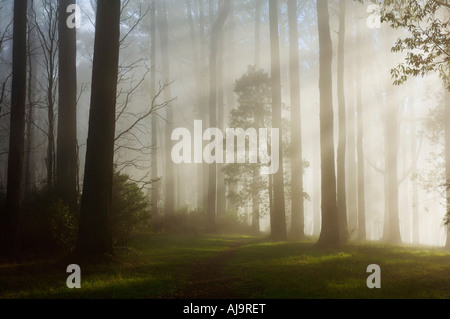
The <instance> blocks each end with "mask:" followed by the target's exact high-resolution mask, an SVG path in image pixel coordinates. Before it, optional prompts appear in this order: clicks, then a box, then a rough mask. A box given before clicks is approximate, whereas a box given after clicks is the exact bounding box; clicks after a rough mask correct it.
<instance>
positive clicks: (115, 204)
mask: <svg viewBox="0 0 450 319" xmlns="http://www.w3.org/2000/svg"><path fill="white" fill-rule="evenodd" d="M150 219H151V214H150V203H149V201H148V199H147V198H146V196H145V194H144V193H143V192H142V190H141V189H140V188H139V186H138V185H137V184H136V183H134V182H132V181H131V180H130V177H129V176H128V175H126V174H121V173H119V172H115V174H114V179H113V187H112V203H111V232H112V238H113V244H116V245H121V244H125V243H127V241H128V239H129V238H130V235H131V234H132V233H133V232H137V231H145V230H149V229H150Z"/></svg>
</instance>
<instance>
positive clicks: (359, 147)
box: [355, 10, 367, 240]
mask: <svg viewBox="0 0 450 319" xmlns="http://www.w3.org/2000/svg"><path fill="white" fill-rule="evenodd" d="M357 12H359V10H357ZM361 28H362V26H361V23H359V26H358V28H357V30H356V48H357V51H356V80H355V86H356V113H357V137H356V154H357V158H358V239H359V240H365V239H366V235H367V234H366V196H365V165H364V120H363V101H362V89H361V86H362V76H361V74H362V70H361V68H362V63H361V62H362V54H361V43H362V41H361V39H362V33H361Z"/></svg>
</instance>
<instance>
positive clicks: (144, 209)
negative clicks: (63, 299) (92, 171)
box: [0, 172, 150, 252]
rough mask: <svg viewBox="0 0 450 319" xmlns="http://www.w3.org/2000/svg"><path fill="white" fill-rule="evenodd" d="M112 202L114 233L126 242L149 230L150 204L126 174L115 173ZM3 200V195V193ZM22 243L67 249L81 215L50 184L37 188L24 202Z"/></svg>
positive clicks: (118, 240)
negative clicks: (134, 234)
mask: <svg viewBox="0 0 450 319" xmlns="http://www.w3.org/2000/svg"><path fill="white" fill-rule="evenodd" d="M112 197H113V200H112V203H111V216H110V217H111V218H110V221H111V235H112V240H113V243H114V244H115V245H124V244H126V243H127V242H128V240H129V238H130V236H131V234H132V233H134V232H137V231H141V230H148V229H150V209H149V207H150V204H149V202H148V200H147V198H146V197H145V195H144V193H143V192H142V191H141V189H140V188H139V187H138V186H137V184H135V183H134V182H132V181H130V179H129V177H128V176H127V175H125V174H120V173H118V172H116V173H115V174H114V180H113V188H112ZM0 200H1V195H0ZM21 218H22V230H21V234H22V235H21V236H22V244H23V245H22V246H23V248H24V250H25V251H26V252H28V251H44V250H45V251H49V252H50V251H60V250H62V251H68V250H70V249H73V248H74V246H75V243H76V238H77V231H78V214H77V213H76V212H71V211H70V209H69V206H68V205H67V203H65V202H64V201H63V200H61V199H60V198H59V197H58V196H57V195H56V194H55V192H51V191H49V190H48V188H47V187H42V188H40V189H36V190H34V191H33V192H32V193H31V194H30V195H29V196H28V197H27V198H26V199H25V201H24V205H23V213H22V217H21Z"/></svg>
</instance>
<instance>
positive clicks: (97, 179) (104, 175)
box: [77, 0, 120, 257]
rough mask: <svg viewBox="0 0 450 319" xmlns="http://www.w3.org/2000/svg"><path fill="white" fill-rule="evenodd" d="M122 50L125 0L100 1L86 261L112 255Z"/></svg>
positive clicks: (86, 192)
mask: <svg viewBox="0 0 450 319" xmlns="http://www.w3.org/2000/svg"><path fill="white" fill-rule="evenodd" d="M119 46H120V0H98V1H97V18H96V28H95V44H94V63H93V71H92V91H91V108H90V115H89V132H88V141H87V150H86V165H85V174H84V185H83V195H82V197H81V207H80V222H79V228H78V239H77V252H78V253H79V254H80V255H81V256H85V257H96V256H102V255H104V254H108V253H111V252H112V242H111V230H110V225H109V215H110V211H111V189H112V180H113V170H114V169H113V162H114V135H115V115H116V97H117V79H118V63H119Z"/></svg>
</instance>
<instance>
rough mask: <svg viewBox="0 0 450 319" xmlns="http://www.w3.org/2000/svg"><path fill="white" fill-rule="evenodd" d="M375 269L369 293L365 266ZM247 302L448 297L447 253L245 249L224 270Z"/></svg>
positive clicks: (367, 247) (307, 246) (265, 245)
mask: <svg viewBox="0 0 450 319" xmlns="http://www.w3.org/2000/svg"><path fill="white" fill-rule="evenodd" d="M371 264H377V265H379V266H380V268H381V289H369V288H368V287H367V284H366V280H367V277H368V276H369V275H370V273H367V272H366V270H367V266H369V265H371ZM228 271H229V272H230V273H234V272H237V273H240V274H241V276H240V278H239V279H238V280H237V281H235V287H234V289H235V290H236V291H238V292H239V293H240V296H242V297H247V298H269V299H270V298H288V299H289V298H296V299H298V298H301V299H306V298H331V299H340V298H365V299H366V298H370V299H372V298H407V299H410V298H450V253H448V252H445V251H443V250H440V249H424V248H411V247H406V246H404V247H395V246H386V245H380V244H355V245H349V246H346V247H343V248H341V249H333V250H328V249H320V248H318V247H317V246H316V245H315V244H314V243H270V242H262V243H256V244H250V245H246V246H245V247H242V249H241V250H240V251H239V252H238V254H237V256H236V258H235V259H234V260H233V261H232V262H231V263H230V265H229V267H228Z"/></svg>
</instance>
